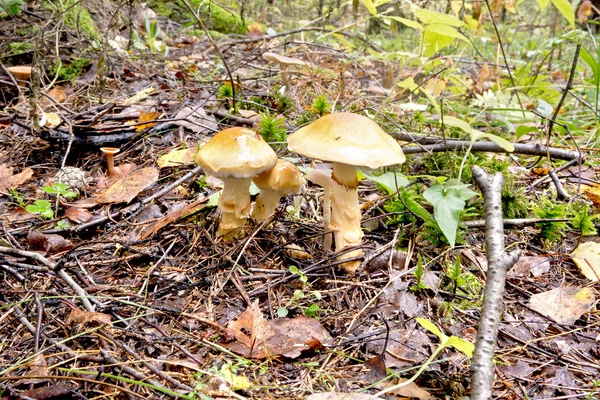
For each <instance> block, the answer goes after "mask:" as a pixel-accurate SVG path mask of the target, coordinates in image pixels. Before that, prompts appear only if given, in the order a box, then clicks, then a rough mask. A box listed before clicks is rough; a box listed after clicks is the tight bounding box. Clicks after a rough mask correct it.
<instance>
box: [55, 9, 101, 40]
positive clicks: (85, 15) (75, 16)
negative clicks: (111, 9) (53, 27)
mask: <svg viewBox="0 0 600 400" xmlns="http://www.w3.org/2000/svg"><path fill="white" fill-rule="evenodd" d="M81 4H82V3H81V2H80V1H78V0H62V1H58V0H45V1H44V5H45V6H46V7H47V8H49V9H51V10H56V11H59V12H61V13H64V15H65V23H66V24H67V26H69V27H70V28H72V29H75V30H76V31H77V32H79V33H85V34H87V35H88V36H89V37H90V38H92V39H94V40H100V37H101V35H100V31H99V30H98V27H97V26H96V23H95V22H94V20H93V19H92V17H91V15H90V13H89V12H88V10H86V9H85V8H84V7H83V6H82V5H81Z"/></svg>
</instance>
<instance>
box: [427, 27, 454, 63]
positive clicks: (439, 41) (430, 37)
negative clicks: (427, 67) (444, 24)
mask: <svg viewBox="0 0 600 400" xmlns="http://www.w3.org/2000/svg"><path fill="white" fill-rule="evenodd" d="M422 42H423V49H422V54H421V55H422V56H423V57H431V56H433V55H435V53H437V52H439V51H440V50H442V49H443V48H446V47H448V46H450V45H451V44H452V42H454V38H453V37H450V36H447V35H440V34H439V33H436V32H432V31H430V30H428V29H425V31H423V40H422Z"/></svg>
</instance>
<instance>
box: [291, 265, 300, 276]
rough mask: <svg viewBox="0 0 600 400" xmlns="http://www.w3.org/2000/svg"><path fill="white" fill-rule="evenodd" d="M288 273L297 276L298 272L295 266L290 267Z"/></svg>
mask: <svg viewBox="0 0 600 400" xmlns="http://www.w3.org/2000/svg"><path fill="white" fill-rule="evenodd" d="M289 271H290V274H294V275H298V273H299V272H300V271H299V270H298V267H296V266H295V265H290V268H289Z"/></svg>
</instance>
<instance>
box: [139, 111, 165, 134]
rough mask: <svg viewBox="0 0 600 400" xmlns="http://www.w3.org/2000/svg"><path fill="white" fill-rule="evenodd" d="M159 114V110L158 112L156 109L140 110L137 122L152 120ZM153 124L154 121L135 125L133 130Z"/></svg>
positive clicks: (142, 128)
mask: <svg viewBox="0 0 600 400" xmlns="http://www.w3.org/2000/svg"><path fill="white" fill-rule="evenodd" d="M159 114H160V112H158V111H152V112H144V111H141V112H140V116H139V118H138V122H148V121H154V120H155V119H156V118H157V117H158V115H159ZM154 125H156V122H148V123H147V124H140V125H136V126H135V130H136V131H143V130H144V129H146V128H152V127H153V126H154Z"/></svg>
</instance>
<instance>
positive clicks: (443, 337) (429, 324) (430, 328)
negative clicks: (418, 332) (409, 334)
mask: <svg viewBox="0 0 600 400" xmlns="http://www.w3.org/2000/svg"><path fill="white" fill-rule="evenodd" d="M417 322H418V323H419V325H421V326H422V327H423V328H425V329H427V330H428V331H429V332H431V333H433V334H434V335H435V336H437V337H438V338H440V341H442V342H444V341H446V340H447V339H448V336H446V335H444V334H443V333H442V331H440V330H439V329H438V327H437V326H435V325H434V324H433V322H431V321H429V320H428V319H425V318H417Z"/></svg>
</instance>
